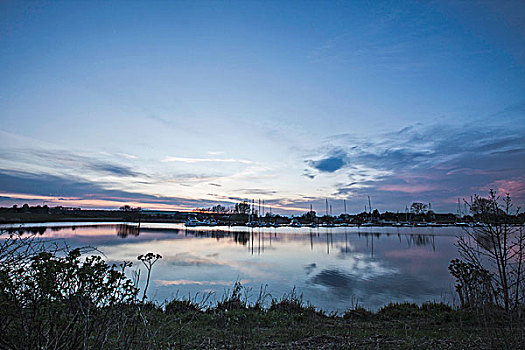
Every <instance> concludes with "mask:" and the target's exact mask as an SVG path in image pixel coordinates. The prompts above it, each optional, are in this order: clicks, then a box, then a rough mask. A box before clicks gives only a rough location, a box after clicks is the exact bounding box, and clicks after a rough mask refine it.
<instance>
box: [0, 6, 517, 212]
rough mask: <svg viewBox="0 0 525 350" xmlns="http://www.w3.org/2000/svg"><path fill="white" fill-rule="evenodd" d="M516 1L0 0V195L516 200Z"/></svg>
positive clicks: (298, 201)
mask: <svg viewBox="0 0 525 350" xmlns="http://www.w3.org/2000/svg"><path fill="white" fill-rule="evenodd" d="M524 23H525V6H524V5H523V4H521V3H520V2H518V1H509V2H505V1H494V2H474V1H472V2H443V1H436V2H406V1H403V2H395V1H388V2H361V1H356V2H337V1H332V2H293V1H280V2H278V1H276V2H205V1H197V2H151V1H147V2H146V1H144V2H139V1H136V2H35V1H33V2H27V3H25V2H3V3H2V4H0V74H1V76H2V79H1V82H0V121H1V123H0V136H1V139H2V142H1V145H0V205H12V204H23V203H25V202H28V203H35V204H36V203H41V202H42V201H46V202H47V203H48V204H50V205H60V204H62V205H75V206H82V207H103V208H114V207H119V206H120V205H122V204H135V205H140V206H142V207H145V208H157V209H191V208H195V207H203V206H209V205H212V204H215V203H222V204H225V205H231V204H233V203H235V202H236V201H239V200H242V199H251V198H255V199H259V198H260V199H264V200H265V202H266V203H268V204H271V205H272V206H273V207H274V210H276V211H280V212H287V213H294V212H297V211H299V212H300V211H302V210H304V209H307V208H309V205H310V204H313V205H314V208H316V209H317V210H318V211H320V212H323V211H324V200H325V198H329V199H330V201H331V202H332V204H333V208H334V211H335V212H339V211H341V210H342V200H343V199H346V200H347V204H348V209H349V211H351V212H356V211H361V210H363V209H364V205H365V204H366V203H367V199H366V198H367V196H368V195H370V196H371V198H372V202H373V203H372V204H373V206H374V207H377V208H379V209H380V210H381V211H384V210H394V211H395V210H404V208H405V207H406V206H407V205H409V204H410V203H411V202H412V201H423V202H432V204H433V207H434V208H435V209H437V210H440V211H454V210H455V206H456V204H455V203H456V201H457V198H458V197H460V198H463V197H465V198H469V197H470V196H471V195H472V194H474V193H481V194H483V193H486V192H487V191H488V189H489V188H494V189H496V190H498V191H500V192H501V193H505V192H510V194H511V195H512V196H513V197H514V198H515V200H516V202H517V204H521V205H523V204H525V176H524V170H525V165H524V164H525V67H524V63H525V24H524Z"/></svg>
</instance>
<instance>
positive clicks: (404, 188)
mask: <svg viewBox="0 0 525 350" xmlns="http://www.w3.org/2000/svg"><path fill="white" fill-rule="evenodd" d="M379 189H380V190H382V191H387V192H405V193H421V192H428V191H434V190H437V189H438V188H437V187H435V186H432V185H384V186H380V187H379Z"/></svg>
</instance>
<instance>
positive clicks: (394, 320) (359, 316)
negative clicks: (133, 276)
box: [155, 300, 525, 349]
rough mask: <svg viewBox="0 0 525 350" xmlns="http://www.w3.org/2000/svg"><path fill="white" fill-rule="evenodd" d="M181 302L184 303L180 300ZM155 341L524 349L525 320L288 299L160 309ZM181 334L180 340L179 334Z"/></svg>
mask: <svg viewBox="0 0 525 350" xmlns="http://www.w3.org/2000/svg"><path fill="white" fill-rule="evenodd" d="M179 304H180V303H179ZM157 312H158V317H159V319H158V321H157V322H156V323H155V324H156V325H157V326H158V327H159V329H158V331H157V332H156V334H159V338H158V339H156V340H155V342H156V343H157V344H161V343H163V342H164V344H167V343H168V339H171V340H172V341H174V342H173V343H172V344H173V345H175V347H176V348H177V346H178V348H182V349H192V348H200V349H221V348H230V349H355V348H363V349H370V348H374V349H377V348H380V349H494V348H501V349H512V348H514V349H519V348H523V347H524V346H525V336H524V327H523V326H524V323H523V321H524V320H523V319H521V320H520V321H514V324H513V325H512V326H511V324H509V323H506V321H504V318H503V316H502V315H497V313H492V314H491V317H485V318H484V319H483V320H482V317H480V315H479V314H476V313H475V312H468V311H461V310H454V309H452V308H450V307H449V306H447V305H444V304H423V305H422V306H421V307H420V306H417V305H415V304H392V305H388V306H385V307H383V308H382V309H380V310H379V311H378V312H377V313H372V312H369V311H366V310H364V309H354V310H351V311H347V312H346V313H345V314H344V315H343V316H328V315H325V314H323V313H321V312H316V311H315V310H314V309H312V308H308V307H304V306H301V305H299V304H298V303H294V302H293V301H292V302H290V301H289V300H284V301H281V302H278V303H275V304H274V305H272V307H270V309H268V310H260V309H253V308H233V309H228V308H227V307H223V308H216V309H212V310H209V311H207V312H198V311H195V310H191V309H190V310H188V309H186V310H184V308H179V310H177V311H176V312H173V311H170V309H169V307H168V308H167V311H166V312H164V313H162V311H161V310H158V311H157ZM173 338H175V339H173Z"/></svg>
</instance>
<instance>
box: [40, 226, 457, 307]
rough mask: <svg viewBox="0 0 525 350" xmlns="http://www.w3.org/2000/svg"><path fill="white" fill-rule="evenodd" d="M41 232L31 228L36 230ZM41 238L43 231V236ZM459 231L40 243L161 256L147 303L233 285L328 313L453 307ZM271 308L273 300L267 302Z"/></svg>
mask: <svg viewBox="0 0 525 350" xmlns="http://www.w3.org/2000/svg"><path fill="white" fill-rule="evenodd" d="M33 229H34V228H33ZM41 230H42V229H41ZM456 230H457V229H456V228H402V229H397V228H367V229H366V230H363V229H358V228H330V229H328V228H320V229H309V228H303V229H292V228H279V229H273V228H272V229H270V228H266V229H264V228H262V229H259V228H257V229H250V228H246V227H235V228H231V230H230V229H229V228H227V227H224V228H216V229H210V228H205V229H204V230H197V229H191V230H188V229H186V228H185V227H184V226H183V225H181V224H148V223H146V224H143V225H142V227H141V229H140V232H139V231H138V228H137V226H136V225H122V224H119V225H114V224H110V225H96V226H83V225H78V226H71V225H70V224H69V225H68V226H64V227H50V228H45V230H43V231H42V232H43V233H42V234H41V235H40V237H45V238H46V239H62V240H64V241H65V242H67V244H68V245H70V246H72V247H77V246H96V247H97V248H98V249H99V250H100V251H101V252H102V253H103V254H104V255H105V256H106V259H107V260H108V261H110V262H115V263H118V262H122V261H132V262H134V266H133V268H132V269H133V270H135V271H136V270H137V269H140V268H141V266H140V265H139V263H138V261H137V260H136V258H137V256H138V255H140V254H144V253H147V252H155V253H159V254H161V255H162V256H163V259H162V260H160V261H159V262H158V263H157V264H156V265H155V267H154V269H153V273H152V281H153V284H152V288H151V289H150V291H149V296H150V298H152V299H154V300H156V301H159V302H162V301H164V300H166V299H170V298H173V297H175V296H177V295H178V296H180V295H192V296H195V295H203V293H207V292H212V293H214V294H213V295H212V298H211V300H212V302H213V301H214V300H218V299H220V298H221V297H222V296H223V295H224V293H225V292H226V291H227V290H228V289H230V288H231V286H232V285H233V283H234V282H235V281H241V283H242V284H243V285H245V286H247V287H249V288H251V290H252V293H251V294H252V297H255V296H256V294H257V293H258V291H259V289H260V288H261V286H265V285H266V286H267V291H268V292H269V293H270V294H271V296H272V297H281V296H282V295H284V294H286V293H289V292H290V291H291V290H292V289H293V288H294V287H295V288H296V290H297V292H298V293H299V294H302V295H303V298H304V300H307V301H309V302H311V303H312V304H314V305H315V306H316V307H319V308H322V309H325V310H339V311H341V310H344V309H346V308H348V307H350V306H351V305H352V304H355V303H356V302H357V303H358V304H359V305H362V306H365V307H370V308H378V307H380V306H381V305H383V304H385V303H388V302H396V301H397V302H402V301H410V302H417V303H422V302H425V301H446V302H451V301H452V297H453V293H452V291H453V287H452V284H453V281H452V278H451V277H450V275H449V273H448V270H447V266H448V263H449V261H450V260H451V259H453V258H454V257H455V256H456V250H455V247H454V246H453V243H454V240H455V236H454V235H455V233H456V232H457V231H456ZM267 301H269V300H267Z"/></svg>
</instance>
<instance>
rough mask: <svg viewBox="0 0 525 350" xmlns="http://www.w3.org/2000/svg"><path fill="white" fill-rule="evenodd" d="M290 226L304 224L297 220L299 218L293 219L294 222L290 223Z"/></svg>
mask: <svg viewBox="0 0 525 350" xmlns="http://www.w3.org/2000/svg"><path fill="white" fill-rule="evenodd" d="M290 226H292V227H302V226H303V225H302V224H301V223H300V222H299V221H297V219H293V220H292V223H291V224H290Z"/></svg>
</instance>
